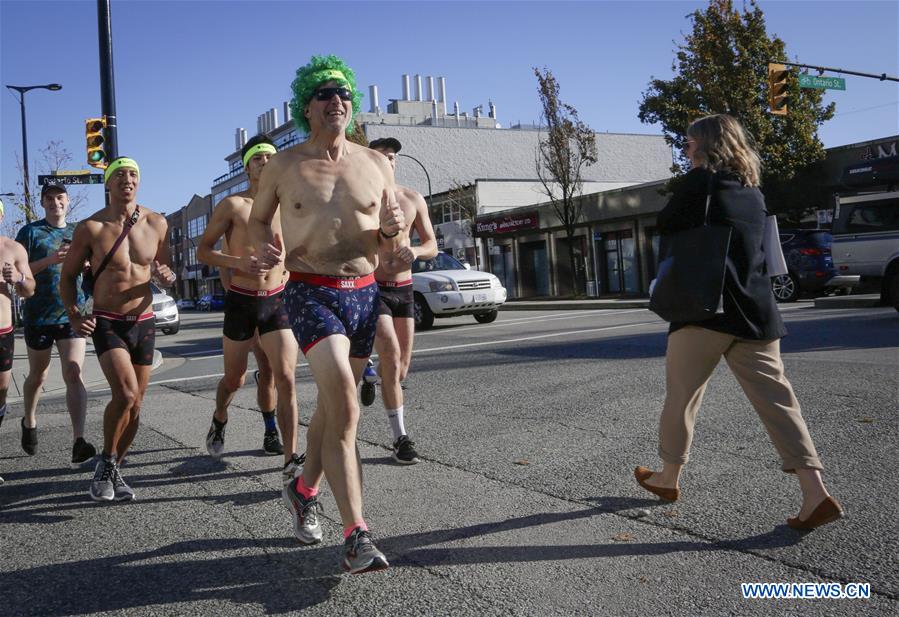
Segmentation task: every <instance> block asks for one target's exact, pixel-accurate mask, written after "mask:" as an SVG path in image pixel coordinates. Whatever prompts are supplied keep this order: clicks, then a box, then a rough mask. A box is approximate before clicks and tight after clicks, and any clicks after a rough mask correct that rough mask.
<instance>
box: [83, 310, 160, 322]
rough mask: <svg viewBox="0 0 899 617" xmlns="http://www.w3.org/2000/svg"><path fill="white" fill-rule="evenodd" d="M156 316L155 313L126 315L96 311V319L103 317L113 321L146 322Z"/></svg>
mask: <svg viewBox="0 0 899 617" xmlns="http://www.w3.org/2000/svg"><path fill="white" fill-rule="evenodd" d="M155 316H156V314H155V313H153V311H150V312H149V313H143V314H141V315H124V314H122V313H113V312H112V311H103V310H97V309H94V317H102V318H103V319H112V320H113V321H146V320H147V319H152V318H153V317H155Z"/></svg>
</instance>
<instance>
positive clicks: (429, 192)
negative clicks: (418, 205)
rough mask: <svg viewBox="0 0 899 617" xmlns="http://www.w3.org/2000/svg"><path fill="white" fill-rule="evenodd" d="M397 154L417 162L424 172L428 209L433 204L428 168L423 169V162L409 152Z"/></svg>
mask: <svg viewBox="0 0 899 617" xmlns="http://www.w3.org/2000/svg"><path fill="white" fill-rule="evenodd" d="M397 156H405V157H406V158H407V159H412V160H413V161H415V162H416V163H418V166H419V167H421V170H422V171H423V172H425V178H427V179H428V210H429V211H430V209H431V206H432V205H434V204H433V203H431V176H430V175H428V170H427V169H425V166H424V164H423V163H422V162H421V161H419V160H418V159H417V158H415V157H414V156H411V155H409V154H397Z"/></svg>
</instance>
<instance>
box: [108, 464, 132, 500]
mask: <svg viewBox="0 0 899 617" xmlns="http://www.w3.org/2000/svg"><path fill="white" fill-rule="evenodd" d="M112 488H113V494H114V498H115V500H116V501H131V500H133V499H134V491H133V490H132V489H131V487H130V486H128V485H127V484H125V480H124V478H122V472H121V471H120V470H119V466H118V465H115V466H114V467H113V472H112Z"/></svg>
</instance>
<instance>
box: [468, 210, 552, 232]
mask: <svg viewBox="0 0 899 617" xmlns="http://www.w3.org/2000/svg"><path fill="white" fill-rule="evenodd" d="M538 227H540V219H539V218H538V215H537V213H536V212H527V213H525V214H516V215H514V216H512V215H509V216H504V217H502V218H497V219H487V220H484V221H478V224H477V231H478V233H479V234H508V233H512V232H515V231H518V230H520V229H537V228H538Z"/></svg>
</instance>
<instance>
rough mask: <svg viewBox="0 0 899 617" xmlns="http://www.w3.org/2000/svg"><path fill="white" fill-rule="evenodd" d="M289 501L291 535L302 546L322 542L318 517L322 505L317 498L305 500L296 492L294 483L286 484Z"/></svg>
mask: <svg viewBox="0 0 899 617" xmlns="http://www.w3.org/2000/svg"><path fill="white" fill-rule="evenodd" d="M287 497H288V499H290V515H291V517H292V518H293V535H295V536H296V537H297V540H299V541H300V542H302V543H303V544H318V543H319V542H321V541H322V524H321V522H319V520H318V515H319V513H320V512H322V510H323V508H322V504H321V503H320V502H319V501H318V498H317V497H312V498H310V499H306V498H305V497H303V496H302V495H300V492H299V491H298V490H297V483H296V481H294V482H290V483H288V484H287Z"/></svg>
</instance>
